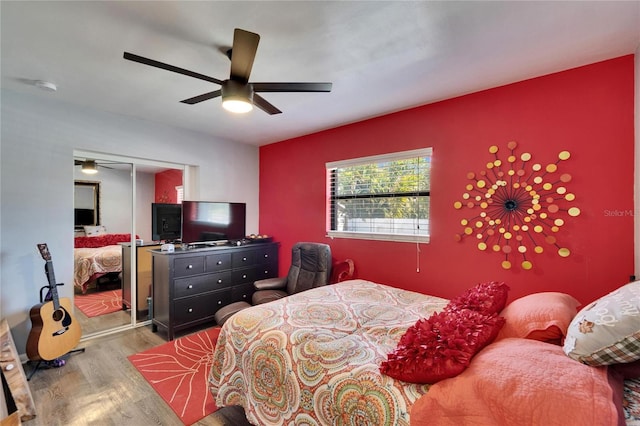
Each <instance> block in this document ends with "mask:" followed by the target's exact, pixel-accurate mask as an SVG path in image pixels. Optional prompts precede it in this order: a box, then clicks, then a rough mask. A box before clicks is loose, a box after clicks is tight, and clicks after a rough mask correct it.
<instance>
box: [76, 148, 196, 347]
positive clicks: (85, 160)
mask: <svg viewBox="0 0 640 426" xmlns="http://www.w3.org/2000/svg"><path fill="white" fill-rule="evenodd" d="M74 155H75V158H74V189H75V191H74V194H75V196H74V217H75V227H74V304H75V316H76V318H77V320H78V321H79V322H80V325H81V327H82V334H83V339H87V338H92V337H97V336H100V335H103V334H106V333H112V332H115V331H119V330H121V329H122V330H124V329H128V328H131V327H134V326H136V325H141V324H146V323H148V321H149V320H150V317H149V306H150V303H151V299H150V296H151V283H152V274H151V253H150V250H152V249H155V248H159V243H160V242H159V241H154V240H153V238H152V237H153V230H152V219H153V218H152V213H153V212H152V206H153V204H154V203H179V202H181V194H182V193H183V184H182V181H183V169H184V168H183V166H181V165H175V164H169V163H161V162H154V161H148V160H141V159H133V158H127V157H120V156H115V155H108V154H96V153H90V152H81V151H76V152H75V153H74ZM87 164H89V171H92V173H91V174H86V173H83V171H82V169H83V168H84V167H85V166H86V165H87Z"/></svg>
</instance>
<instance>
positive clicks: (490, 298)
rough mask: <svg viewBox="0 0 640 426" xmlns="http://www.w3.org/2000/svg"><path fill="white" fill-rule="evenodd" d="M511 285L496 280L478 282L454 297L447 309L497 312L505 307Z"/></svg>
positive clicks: (485, 313)
mask: <svg viewBox="0 0 640 426" xmlns="http://www.w3.org/2000/svg"><path fill="white" fill-rule="evenodd" d="M508 295H509V286H507V285H506V284H505V283H499V282H496V281H492V282H486V283H480V284H477V285H476V286H474V287H471V288H470V289H468V290H467V291H465V292H464V293H462V294H461V295H460V296H458V297H456V298H455V299H452V300H451V301H450V302H449V304H448V305H447V307H446V308H445V310H457V309H472V310H474V311H478V312H480V313H482V314H484V315H491V314H497V313H498V312H500V311H501V310H503V309H504V306H505V305H506V304H507V296H508Z"/></svg>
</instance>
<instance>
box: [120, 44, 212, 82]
mask: <svg viewBox="0 0 640 426" xmlns="http://www.w3.org/2000/svg"><path fill="white" fill-rule="evenodd" d="M123 57H124V59H128V60H130V61H134V62H139V63H141V64H144V65H149V66H152V67H156V68H162V69H163V70H167V71H171V72H176V73H178V74H183V75H186V76H189V77H193V78H198V79H200V80H204V81H209V82H211V83H216V84H220V85H221V84H222V80H218V79H217V78H214V77H209V76H207V75H204V74H199V73H197V72H193V71H189V70H186V69H184V68H179V67H175V66H173V65H169V64H165V63H164V62H159V61H156V60H153V59H149V58H145V57H143V56H139V55H135V54H133V53H129V52H124V55H123Z"/></svg>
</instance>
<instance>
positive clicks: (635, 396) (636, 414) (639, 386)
mask: <svg viewBox="0 0 640 426" xmlns="http://www.w3.org/2000/svg"><path fill="white" fill-rule="evenodd" d="M622 405H623V408H624V417H625V421H626V423H627V425H628V426H640V379H628V380H625V381H624V401H623V402H622Z"/></svg>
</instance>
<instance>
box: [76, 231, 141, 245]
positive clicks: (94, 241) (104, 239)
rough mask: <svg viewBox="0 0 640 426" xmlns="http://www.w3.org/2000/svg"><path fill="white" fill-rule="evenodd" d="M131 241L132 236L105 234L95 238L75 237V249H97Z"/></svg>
mask: <svg viewBox="0 0 640 426" xmlns="http://www.w3.org/2000/svg"><path fill="white" fill-rule="evenodd" d="M136 238H138V237H137V236H136ZM130 241H131V234H105V235H97V236H95V237H75V239H74V244H73V246H74V247H75V248H96V247H104V246H111V245H115V244H118V243H128V242H130Z"/></svg>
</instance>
